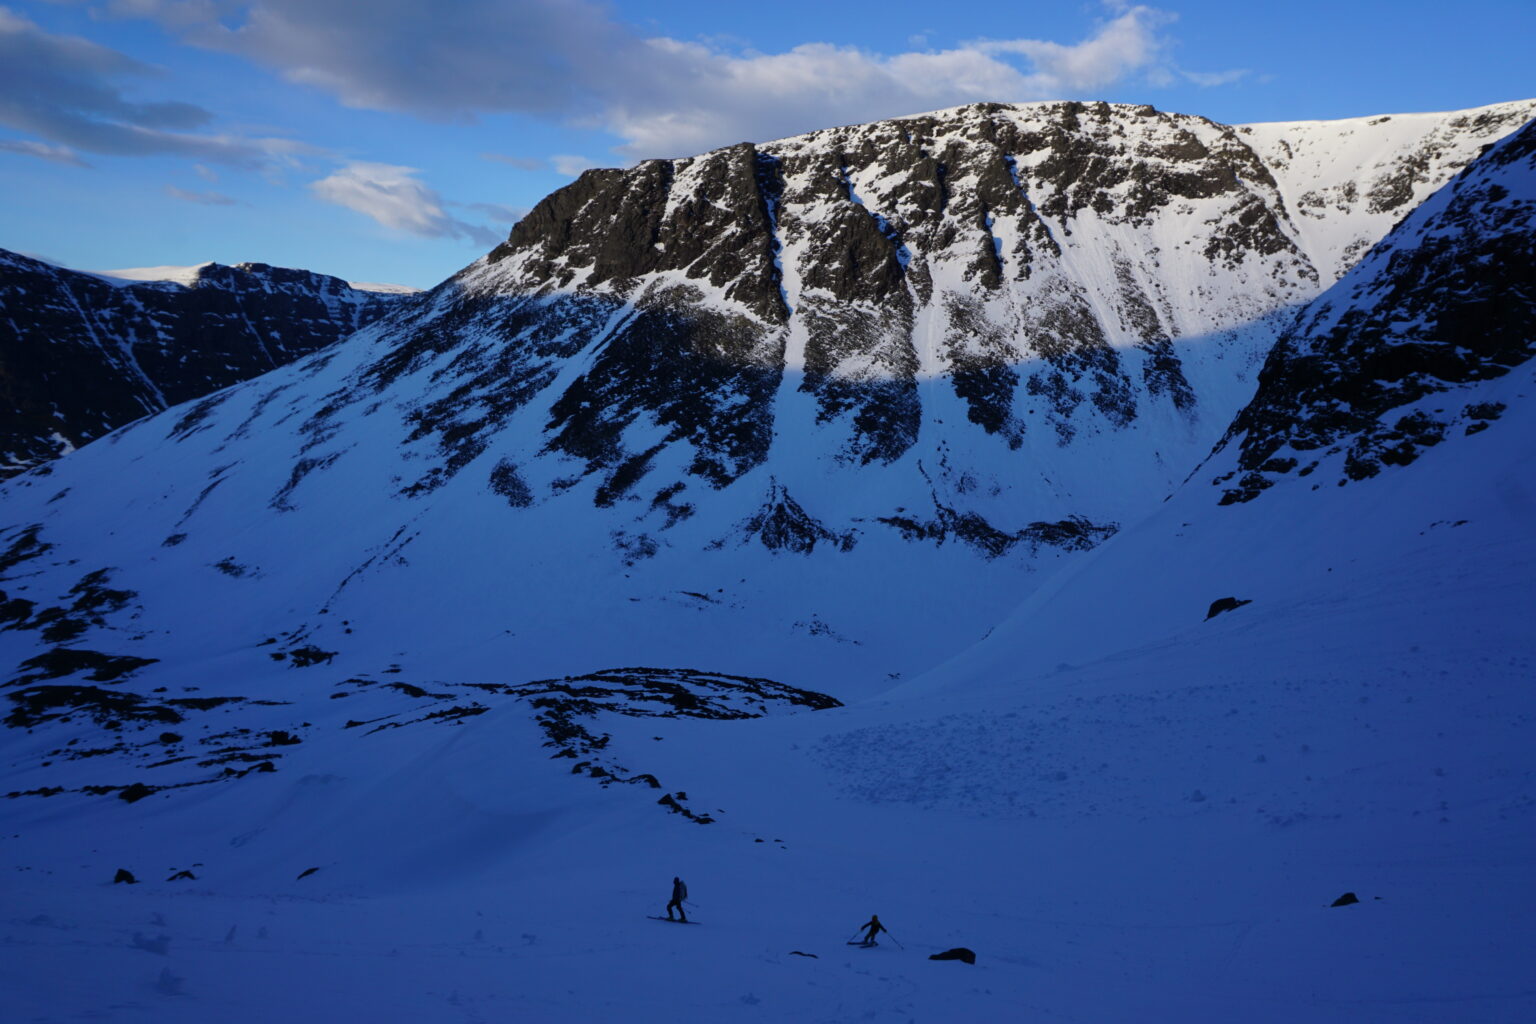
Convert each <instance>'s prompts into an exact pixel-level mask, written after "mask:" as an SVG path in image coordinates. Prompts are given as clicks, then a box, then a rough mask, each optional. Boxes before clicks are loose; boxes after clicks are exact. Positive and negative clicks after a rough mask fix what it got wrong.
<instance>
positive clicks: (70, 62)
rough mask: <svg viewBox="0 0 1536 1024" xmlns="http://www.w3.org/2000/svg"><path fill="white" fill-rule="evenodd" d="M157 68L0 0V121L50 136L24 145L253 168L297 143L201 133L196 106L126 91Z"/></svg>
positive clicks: (201, 113)
mask: <svg viewBox="0 0 1536 1024" xmlns="http://www.w3.org/2000/svg"><path fill="white" fill-rule="evenodd" d="M161 76H162V72H161V71H160V70H159V69H158V68H155V67H152V66H150V65H148V64H144V63H142V62H140V61H137V60H135V59H133V58H132V57H129V56H127V55H126V54H123V53H119V52H118V51H116V50H112V49H108V48H107V47H104V46H99V45H97V44H96V43H92V42H90V41H88V40H85V39H80V38H78V37H75V36H63V35H54V34H51V33H48V32H45V31H44V30H43V29H41V28H39V27H38V26H37V25H36V24H35V23H33V22H31V21H29V20H27V19H26V18H24V17H22V16H20V15H18V14H16V13H14V12H13V11H11V10H10V9H9V8H5V7H0V125H4V126H5V127H7V128H10V129H12V130H14V131H18V132H22V133H25V134H27V135H34V136H37V137H39V138H41V139H46V140H49V142H51V143H54V144H56V145H54V146H51V147H50V146H42V148H38V147H39V146H41V144H36V145H34V146H33V148H31V149H28V150H25V151H26V152H30V153H31V154H32V155H34V156H42V157H44V158H45V159H59V158H60V154H64V153H67V152H71V151H74V150H83V151H85V152H88V153H99V154H102V155H109V156H146V155H151V154H173V155H179V156H186V157H191V158H193V159H197V160H202V161H207V162H210V163H221V164H230V165H235V166H240V167H248V168H256V167H261V166H263V165H265V164H267V163H268V162H269V161H270V160H272V159H273V158H274V157H277V156H281V155H284V154H291V153H294V152H298V151H300V150H301V149H303V148H304V147H302V146H300V145H299V144H298V143H295V142H293V141H291V140H287V139H257V138H241V137H238V136H234V135H228V134H217V133H209V132H208V131H207V130H206V129H207V128H208V126H209V125H210V123H211V122H212V121H213V120H214V115H213V114H212V113H211V112H210V111H208V110H205V109H204V108H202V107H199V106H197V105H195V104H192V103H185V102H182V101H180V100H163V101H147V102H146V101H138V100H135V99H131V98H130V97H129V95H128V92H127V91H126V90H127V88H128V85H129V84H130V83H141V82H147V81H153V80H155V79H156V78H159V77H161ZM7 148H10V149H13V150H15V151H22V150H20V149H18V148H17V147H16V146H8V147H7ZM49 153H52V154H54V155H49ZM66 162H67V161H66Z"/></svg>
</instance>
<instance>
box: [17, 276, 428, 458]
mask: <svg viewBox="0 0 1536 1024" xmlns="http://www.w3.org/2000/svg"><path fill="white" fill-rule="evenodd" d="M406 299H407V296H404V295H400V294H387V293H380V292H376V291H364V290H359V289H356V288H353V287H350V286H349V285H347V284H346V283H345V282H343V281H340V280H338V279H336V278H333V277H327V276H325V275H323V274H315V273H311V272H309V271H306V270H288V269H285V268H282V267H269V266H267V265H266V264H261V263H241V264H237V265H236V266H233V267H225V266H220V265H219V264H216V263H210V264H205V265H203V266H200V267H196V268H190V269H189V270H188V272H187V273H185V274H183V275H181V278H180V279H179V280H178V281H175V282H172V281H162V280H144V281H129V280H119V279H115V278H104V277H102V276H100V275H96V274H87V273H79V272H76V271H72V270H65V269H63V268H61V267H56V266H52V265H51V264H47V263H43V262H41V261H38V260H33V259H29V258H27V257H25V256H21V255H18V254H16V253H11V252H5V251H4V250H0V321H3V323H4V325H5V328H6V332H5V334H4V335H0V340H3V341H4V360H5V362H4V371H5V378H6V382H7V384H6V388H7V390H6V399H7V404H6V406H5V407H4V408H0V462H3V465H0V474H4V475H12V474H15V473H18V472H21V471H23V470H25V469H27V468H29V467H31V466H33V465H37V464H39V463H42V462H45V461H47V460H49V459H52V458H55V457H57V456H58V455H61V454H64V453H66V452H69V451H72V450H73V449H74V448H75V447H77V446H79V445H82V444H85V443H86V442H87V441H90V440H92V439H93V438H97V437H100V436H102V435H103V434H106V433H108V432H109V431H111V430H114V429H116V428H117V427H120V426H122V425H123V424H125V423H128V422H130V421H132V420H136V419H138V418H140V417H142V416H144V415H146V414H149V413H153V412H158V411H160V410H162V409H165V408H168V407H169V406H172V405H176V404H178V403H180V402H186V401H188V400H190V399H194V398H197V397H199V396H202V395H205V394H208V393H209V392H212V391H217V390H218V389H220V388H222V387H226V386H228V385H230V384H233V383H236V382H238V381H241V380H245V379H247V378H250V377H255V376H257V375H259V374H262V373H265V372H266V371H268V370H271V369H273V368H275V367H278V366H281V365H283V364H284V363H287V362H291V361H292V360H294V359H297V358H299V357H300V356H304V355H308V354H309V353H310V352H313V351H315V350H316V349H320V348H324V347H325V346H326V345H329V344H331V343H332V342H334V341H336V340H337V339H338V338H343V337H346V336H347V335H348V334H351V333H352V332H353V331H355V330H357V329H358V328H359V327H362V326H363V325H364V324H367V323H370V322H372V321H374V320H377V319H378V318H379V317H381V316H383V315H384V314H385V313H387V312H389V311H391V310H392V309H394V308H396V307H397V306H399V305H400V304H401V303H402V302H403V301H406Z"/></svg>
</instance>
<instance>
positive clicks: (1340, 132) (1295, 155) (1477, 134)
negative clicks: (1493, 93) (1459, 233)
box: [1237, 100, 1536, 283]
mask: <svg viewBox="0 0 1536 1024" xmlns="http://www.w3.org/2000/svg"><path fill="white" fill-rule="evenodd" d="M1532 117H1536V101H1531V100H1522V101H1518V102H1514V103H1497V104H1494V105H1492V106H1487V107H1477V108H1475V109H1472V110H1462V111H1455V112H1452V113H1445V114H1390V115H1384V116H1381V117H1361V118H1351V119H1347V120H1342V121H1289V122H1275V123H1270V124H1249V125H1242V126H1241V127H1239V128H1238V129H1237V130H1238V133H1239V134H1240V135H1241V136H1242V139H1243V141H1244V142H1245V143H1246V144H1247V145H1249V146H1250V147H1252V148H1253V150H1254V152H1255V153H1257V154H1258V156H1259V158H1260V159H1261V160H1263V161H1264V164H1265V166H1266V167H1268V168H1269V170H1270V173H1271V174H1273V175H1274V178H1275V182H1276V184H1277V185H1278V186H1279V188H1280V191H1281V194H1282V195H1284V197H1285V202H1286V207H1287V209H1288V210H1289V211H1290V213H1291V223H1292V224H1293V225H1294V227H1295V229H1296V232H1297V237H1298V240H1299V241H1300V243H1301V245H1302V246H1303V248H1305V249H1306V251H1307V253H1308V255H1309V256H1310V257H1311V258H1312V261H1313V265H1314V266H1316V267H1317V270H1318V273H1319V274H1320V275H1321V276H1322V279H1323V281H1324V283H1332V282H1333V281H1335V280H1337V279H1338V278H1339V277H1340V276H1342V275H1343V274H1344V272H1345V271H1346V270H1348V269H1349V268H1350V267H1351V266H1352V265H1353V264H1354V263H1355V261H1356V260H1358V259H1359V258H1360V256H1361V255H1362V254H1363V253H1364V252H1365V251H1366V250H1367V249H1369V248H1370V247H1371V246H1373V245H1375V244H1376V241H1377V240H1378V239H1380V238H1381V237H1382V236H1383V235H1385V234H1386V233H1387V231H1388V230H1389V229H1390V228H1391V227H1392V226H1393V225H1394V224H1396V223H1397V222H1398V221H1399V220H1401V219H1402V218H1403V217H1404V216H1406V215H1407V214H1408V213H1409V212H1411V211H1412V210H1413V209H1414V208H1415V207H1416V206H1418V205H1419V203H1421V202H1423V201H1424V200H1425V199H1426V198H1427V197H1428V196H1429V195H1430V194H1431V193H1433V192H1434V191H1436V190H1437V189H1438V188H1439V187H1440V186H1441V185H1442V184H1444V183H1445V181H1446V179H1448V178H1449V177H1450V176H1451V175H1453V174H1455V173H1456V172H1457V171H1458V170H1460V169H1461V168H1462V167H1464V166H1466V165H1467V164H1468V163H1469V162H1470V161H1471V160H1472V159H1473V158H1475V157H1476V156H1478V155H1479V154H1480V153H1481V151H1482V150H1484V149H1486V148H1487V147H1488V146H1489V145H1491V144H1492V143H1493V142H1495V141H1497V140H1498V139H1499V138H1500V137H1502V136H1504V135H1507V134H1508V133H1510V132H1512V131H1514V130H1515V129H1516V128H1518V127H1520V126H1521V125H1523V124H1525V123H1526V122H1527V121H1529V120H1530V119H1531V118H1532Z"/></svg>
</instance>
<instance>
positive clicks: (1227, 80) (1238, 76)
mask: <svg viewBox="0 0 1536 1024" xmlns="http://www.w3.org/2000/svg"><path fill="white" fill-rule="evenodd" d="M1179 74H1181V75H1183V76H1184V77H1185V78H1187V79H1189V80H1190V81H1191V82H1194V83H1195V84H1196V85H1198V86H1201V87H1202V88H1207V89H1209V88H1214V87H1216V86H1220V85H1231V84H1232V83H1233V82H1240V81H1242V80H1243V79H1244V78H1247V77H1248V75H1249V74H1250V72H1249V71H1248V69H1247V68H1241V69H1237V70H1233V71H1183V70H1181V71H1180V72H1179Z"/></svg>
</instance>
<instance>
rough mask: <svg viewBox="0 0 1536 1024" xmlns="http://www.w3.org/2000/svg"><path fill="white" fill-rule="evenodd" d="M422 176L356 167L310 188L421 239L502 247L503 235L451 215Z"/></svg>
mask: <svg viewBox="0 0 1536 1024" xmlns="http://www.w3.org/2000/svg"><path fill="white" fill-rule="evenodd" d="M419 173H420V172H419V171H417V170H416V169H415V168H414V167H399V166H396V165H394V164H376V163H367V162H354V163H349V164H347V165H346V166H344V167H342V168H340V169H339V170H337V171H335V172H333V173H332V174H330V175H328V176H327V177H324V178H321V179H320V180H319V181H314V182H311V183H310V185H309V188H310V190H311V191H312V192H314V194H315V195H316V196H318V197H319V198H321V199H323V200H325V201H326V202H328V203H335V204H336V205H338V206H345V207H346V208H347V209H349V210H355V211H357V212H358V213H361V214H363V215H365V216H367V217H371V218H373V219H374V220H375V221H377V222H378V223H380V224H382V225H384V226H385V227H388V228H393V229H395V230H397V231H404V232H407V233H408V234H412V235H418V236H420V237H422V238H463V239H465V240H467V241H469V242H472V243H474V244H476V245H480V246H492V245H496V244H498V243H500V242H501V241H502V237H503V236H502V235H501V233H499V232H496V231H493V230H491V229H490V228H486V227H482V226H480V225H478V224H470V223H468V222H466V221H462V220H459V219H458V218H456V217H454V216H453V215H452V214H450V213H448V211H447V209H446V205H447V204H446V203H444V201H443V198H442V197H441V196H439V195H438V194H437V193H436V192H435V191H433V190H432V189H431V188H429V187H428V186H427V185H426V184H424V183H423V182H422V181H420V180H419V179H418V178H417V177H416V175H417V174H419Z"/></svg>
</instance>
